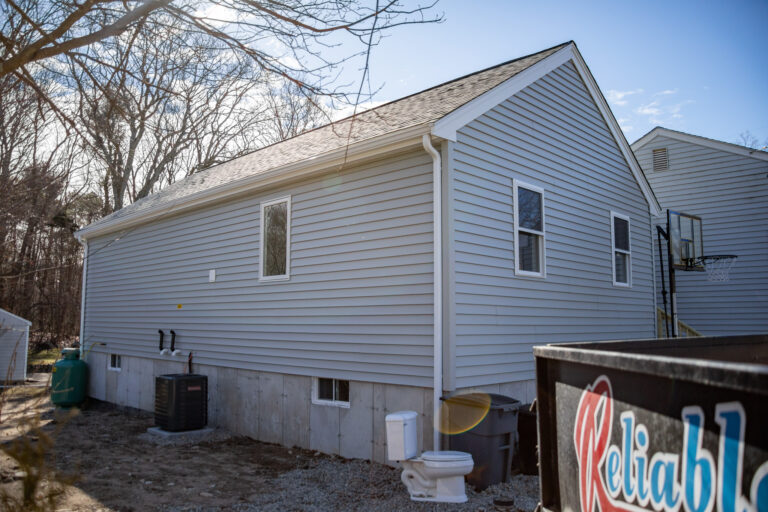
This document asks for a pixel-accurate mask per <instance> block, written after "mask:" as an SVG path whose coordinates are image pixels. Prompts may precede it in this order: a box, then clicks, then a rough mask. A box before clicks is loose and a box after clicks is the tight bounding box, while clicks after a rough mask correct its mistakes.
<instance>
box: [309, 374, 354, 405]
mask: <svg viewBox="0 0 768 512" xmlns="http://www.w3.org/2000/svg"><path fill="white" fill-rule="evenodd" d="M320 379H330V380H332V381H339V380H346V381H347V383H349V388H350V394H351V390H352V383H351V382H350V381H349V380H347V379H336V378H334V377H312V403H313V404H314V405H330V406H332V407H341V408H343V409H349V405H350V402H343V401H341V400H325V399H321V398H318V394H319V392H320Z"/></svg>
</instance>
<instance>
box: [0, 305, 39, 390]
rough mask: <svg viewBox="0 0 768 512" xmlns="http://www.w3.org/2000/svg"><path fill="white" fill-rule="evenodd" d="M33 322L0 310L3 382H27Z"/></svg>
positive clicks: (0, 350) (0, 368)
mask: <svg viewBox="0 0 768 512" xmlns="http://www.w3.org/2000/svg"><path fill="white" fill-rule="evenodd" d="M31 325H32V322H30V321H29V320H25V319H23V318H21V317H20V316H16V315H14V314H13V313H10V312H8V311H6V310H4V309H0V379H2V382H24V381H25V380H27V351H28V346H29V327H30V326H31Z"/></svg>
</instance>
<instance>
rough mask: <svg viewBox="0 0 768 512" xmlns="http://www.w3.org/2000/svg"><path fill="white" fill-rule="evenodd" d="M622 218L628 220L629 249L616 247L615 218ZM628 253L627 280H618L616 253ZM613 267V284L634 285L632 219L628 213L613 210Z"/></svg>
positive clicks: (629, 286) (626, 286)
mask: <svg viewBox="0 0 768 512" xmlns="http://www.w3.org/2000/svg"><path fill="white" fill-rule="evenodd" d="M616 218H619V219H622V220H625V221H627V243H628V244H629V250H624V249H619V248H617V247H616V232H615V231H616V227H615V224H614V220H613V219H616ZM617 252H619V253H621V254H626V255H627V282H626V283H622V282H619V281H617V280H616V277H617V276H616V253H617ZM611 268H612V269H613V286H618V287H621V288H631V287H632V221H631V220H630V218H629V216H628V215H624V214H622V213H618V212H615V211H613V210H611Z"/></svg>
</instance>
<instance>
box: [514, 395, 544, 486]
mask: <svg viewBox="0 0 768 512" xmlns="http://www.w3.org/2000/svg"><path fill="white" fill-rule="evenodd" d="M517 439H518V441H517V454H516V458H517V461H518V464H519V466H520V472H521V473H522V474H524V475H538V474H539V456H538V453H537V451H538V444H539V441H538V434H537V432H536V412H535V411H531V407H530V405H524V406H523V407H522V408H521V409H520V412H519V413H518V416H517Z"/></svg>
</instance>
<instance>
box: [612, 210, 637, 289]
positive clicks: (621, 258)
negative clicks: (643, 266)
mask: <svg viewBox="0 0 768 512" xmlns="http://www.w3.org/2000/svg"><path fill="white" fill-rule="evenodd" d="M611 246H612V247H613V284H614V286H631V285H632V252H631V247H630V241H629V217H627V216H626V215H621V214H620V213H616V212H611Z"/></svg>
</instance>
